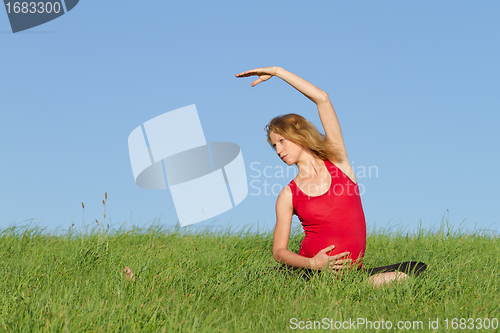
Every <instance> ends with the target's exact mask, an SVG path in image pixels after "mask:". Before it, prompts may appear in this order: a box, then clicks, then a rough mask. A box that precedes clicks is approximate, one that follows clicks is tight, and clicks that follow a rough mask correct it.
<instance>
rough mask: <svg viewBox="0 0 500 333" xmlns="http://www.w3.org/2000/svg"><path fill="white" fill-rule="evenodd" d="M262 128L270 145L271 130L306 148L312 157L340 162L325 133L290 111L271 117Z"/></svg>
mask: <svg viewBox="0 0 500 333" xmlns="http://www.w3.org/2000/svg"><path fill="white" fill-rule="evenodd" d="M264 130H265V131H266V132H267V142H268V143H269V144H270V145H271V147H272V141H271V137H270V135H271V132H274V133H276V134H278V135H281V136H282V137H284V138H285V139H287V140H290V141H292V142H293V143H295V144H297V145H299V146H301V147H302V148H303V149H306V150H308V151H309V152H310V153H311V154H312V155H313V156H314V157H316V158H319V159H321V160H323V161H324V160H330V161H332V162H342V157H341V155H340V153H339V150H338V148H336V147H335V144H334V143H332V142H331V141H330V140H329V139H328V138H326V137H325V135H323V134H321V133H320V132H319V131H318V129H317V128H316V127H315V126H314V125H313V124H311V122H309V121H308V120H307V119H305V118H304V117H302V116H301V115H298V114H295V113H290V114H285V115H281V116H278V117H275V118H273V119H271V121H270V122H269V124H267V125H266V127H265V128H264ZM273 148H274V147H273Z"/></svg>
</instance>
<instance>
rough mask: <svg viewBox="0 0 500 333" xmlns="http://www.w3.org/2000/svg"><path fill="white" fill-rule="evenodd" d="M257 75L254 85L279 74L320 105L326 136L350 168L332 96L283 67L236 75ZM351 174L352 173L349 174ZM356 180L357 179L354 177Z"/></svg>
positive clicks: (256, 69) (260, 69) (237, 75)
mask: <svg viewBox="0 0 500 333" xmlns="http://www.w3.org/2000/svg"><path fill="white" fill-rule="evenodd" d="M253 75H257V76H259V78H258V79H257V80H255V81H253V82H252V87H255V86H256V85H257V84H259V83H261V82H264V81H267V80H269V79H270V78H271V77H273V76H277V77H279V78H281V79H282V80H284V81H286V82H287V83H288V84H290V85H291V86H292V87H294V88H295V89H297V90H298V91H300V92H301V93H302V94H303V95H304V96H306V97H307V98H309V99H310V100H311V101H313V102H314V103H315V104H316V106H317V107H318V112H319V118H320V119H321V123H322V124H323V128H324V130H325V136H326V137H327V139H329V140H330V141H331V142H332V143H334V144H335V146H336V148H337V149H338V150H339V152H340V154H341V157H342V160H343V161H342V164H343V165H344V166H345V167H346V168H343V169H344V172H346V171H347V170H346V169H350V164H349V161H348V159H347V152H346V149H345V144H344V139H343V137H342V131H341V129H340V124H339V121H338V118H337V115H336V113H335V110H334V108H333V105H332V103H331V102H330V98H329V96H328V94H327V93H326V92H324V91H323V90H321V89H319V88H318V87H316V86H315V85H313V84H312V83H310V82H308V81H306V80H304V79H303V78H301V77H299V76H297V75H295V74H293V73H291V72H289V71H287V70H285V69H283V68H281V67H263V68H255V69H252V70H249V71H246V72H242V73H239V74H236V77H248V76H253ZM348 175H349V176H351V175H350V174H348ZM351 178H354V173H353V172H352V177H351ZM353 180H355V179H353Z"/></svg>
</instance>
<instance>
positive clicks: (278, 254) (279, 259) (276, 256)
mask: <svg viewBox="0 0 500 333" xmlns="http://www.w3.org/2000/svg"><path fill="white" fill-rule="evenodd" d="M282 250H283V249H281V248H278V249H273V258H274V260H276V261H277V262H282V261H283V260H282V257H281V254H282Z"/></svg>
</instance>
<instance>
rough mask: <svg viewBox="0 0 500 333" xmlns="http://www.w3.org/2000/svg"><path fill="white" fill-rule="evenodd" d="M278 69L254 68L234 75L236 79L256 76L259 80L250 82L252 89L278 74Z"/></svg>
mask: <svg viewBox="0 0 500 333" xmlns="http://www.w3.org/2000/svg"><path fill="white" fill-rule="evenodd" d="M278 68H279V67H264V68H255V69H252V70H249V71H246V72H242V73H239V74H236V77H247V76H253V75H258V76H259V78H258V79H257V80H255V81H253V82H252V87H255V86H256V85H258V84H259V83H261V82H264V81H267V80H269V79H270V78H271V77H273V76H274V75H276V73H277V72H278Z"/></svg>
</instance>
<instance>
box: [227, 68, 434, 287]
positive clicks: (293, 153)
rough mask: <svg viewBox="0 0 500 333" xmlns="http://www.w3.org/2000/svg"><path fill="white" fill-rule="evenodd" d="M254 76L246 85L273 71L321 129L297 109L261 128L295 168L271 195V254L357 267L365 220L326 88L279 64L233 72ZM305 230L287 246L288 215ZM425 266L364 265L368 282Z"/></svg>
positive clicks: (299, 262)
mask: <svg viewBox="0 0 500 333" xmlns="http://www.w3.org/2000/svg"><path fill="white" fill-rule="evenodd" d="M249 76H258V78H257V79H256V80H255V81H253V82H252V87H255V86H256V85H257V84H259V83H261V82H264V81H267V80H269V79H270V78H272V77H273V76H276V77H279V78H280V79H282V80H284V81H286V82H287V83H288V84H290V85H291V86H292V87H294V88H295V89H297V90H298V91H299V92H301V93H302V94H304V95H305V96H306V97H307V98H309V99H310V100H311V101H312V102H314V103H315V104H316V106H317V108H318V112H319V117H320V120H321V123H322V125H323V128H324V132H325V134H324V135H323V134H320V133H319V132H318V130H317V129H316V127H315V126H314V125H312V124H311V123H310V122H309V121H307V120H306V119H305V118H304V117H302V116H300V115H298V114H287V115H283V116H278V117H275V118H273V119H272V120H271V121H270V122H269V124H268V125H267V126H266V127H265V129H266V132H267V141H268V143H269V144H270V145H271V146H272V147H273V148H274V149H275V151H276V154H277V155H278V156H279V158H280V159H281V160H282V161H283V162H284V163H286V164H288V165H292V164H295V165H297V168H298V173H297V176H296V177H295V179H293V180H292V181H291V182H290V183H289V184H288V186H286V187H284V188H283V189H282V190H281V192H280V194H279V195H278V198H277V200H276V227H275V229H274V240H273V256H274V259H275V260H276V261H278V262H280V263H283V264H285V266H284V267H287V268H289V269H292V270H294V269H297V268H299V269H300V268H303V269H306V271H317V270H329V271H333V272H337V273H338V272H339V271H340V270H342V269H344V268H346V266H348V267H358V268H361V266H362V259H363V255H364V252H365V247H366V224H365V216H364V213H363V207H362V204H361V198H360V195H359V188H358V183H357V180H356V175H355V174H354V171H353V169H352V167H351V165H350V163H349V159H348V158H347V152H346V148H345V145H344V140H343V138H342V131H341V129H340V124H339V121H338V119H337V115H336V114H335V110H334V108H333V106H332V103H331V102H330V99H329V96H328V94H327V93H326V92H324V91H323V90H321V89H319V88H318V87H316V86H314V85H313V84H311V83H309V82H307V81H306V80H304V79H302V78H300V77H299V76H297V75H295V74H293V73H291V72H289V71H287V70H285V69H283V68H280V67H264V68H256V69H253V70H250V71H246V72H242V73H240V74H236V77H238V78H242V77H249ZM293 214H296V215H297V216H298V217H299V219H300V221H301V222H302V227H303V229H304V232H305V237H304V240H303V241H302V243H301V247H300V250H299V253H298V254H297V253H294V252H292V251H290V250H288V240H289V237H290V228H291V222H292V215H293ZM425 268H426V266H425V264H422V263H417V262H405V263H401V264H395V265H391V266H384V267H378V268H374V269H371V270H369V274H370V275H371V276H370V282H372V283H373V284H374V285H381V284H384V283H387V282H390V281H393V280H395V279H398V280H400V279H404V278H406V277H407V274H405V273H403V272H410V271H414V272H415V273H416V274H417V275H418V274H419V273H420V272H422V271H423V270H425Z"/></svg>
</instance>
